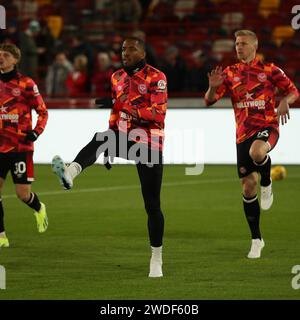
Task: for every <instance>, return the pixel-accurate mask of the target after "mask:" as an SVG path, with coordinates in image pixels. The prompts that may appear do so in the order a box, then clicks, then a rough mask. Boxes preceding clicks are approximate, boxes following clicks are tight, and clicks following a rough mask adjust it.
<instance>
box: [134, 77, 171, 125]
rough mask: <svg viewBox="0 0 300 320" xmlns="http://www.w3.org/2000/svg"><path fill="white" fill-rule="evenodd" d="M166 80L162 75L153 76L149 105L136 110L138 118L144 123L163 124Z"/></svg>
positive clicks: (166, 93)
mask: <svg viewBox="0 0 300 320" xmlns="http://www.w3.org/2000/svg"><path fill="white" fill-rule="evenodd" d="M167 100H168V92H167V79H166V76H165V75H164V73H162V72H160V73H158V74H157V75H155V76H154V77H153V78H152V80H151V83H150V105H149V106H148V107H146V108H140V109H138V110H137V111H138V116H139V118H140V119H142V120H144V121H150V122H156V123H158V124H160V123H163V122H164V120H165V116H166V111H167Z"/></svg>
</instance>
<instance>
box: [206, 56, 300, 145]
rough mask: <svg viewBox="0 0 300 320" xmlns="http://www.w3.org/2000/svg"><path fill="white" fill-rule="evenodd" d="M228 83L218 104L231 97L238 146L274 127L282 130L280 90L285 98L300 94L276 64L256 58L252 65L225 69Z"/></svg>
mask: <svg viewBox="0 0 300 320" xmlns="http://www.w3.org/2000/svg"><path fill="white" fill-rule="evenodd" d="M223 74H224V76H225V80H224V82H223V84H222V85H221V86H219V88H218V89H217V92H216V99H215V101H212V102H209V101H207V100H206V104H207V105H211V104H213V103H215V102H216V101H217V100H219V99H220V98H221V97H222V96H223V95H224V94H225V93H226V92H228V93H229V95H230V96H231V101H232V105H233V108H234V113H235V121H236V141H237V143H240V142H243V141H244V140H246V139H248V138H250V137H251V136H253V135H254V134H255V133H256V132H257V131H259V130H261V129H263V128H266V127H273V128H275V129H276V130H279V123H278V118H277V114H276V111H275V96H276V94H277V93H278V89H279V90H281V91H282V94H283V95H284V96H286V95H288V94H289V93H291V92H292V93H294V94H295V95H296V96H299V92H298V90H297V88H296V87H295V85H294V84H293V82H292V81H291V80H290V79H289V78H288V77H287V76H286V75H285V73H284V72H283V71H282V70H281V69H280V68H278V67H277V66H275V65H274V64H273V63H263V62H261V61H260V60H258V59H257V58H255V59H254V60H253V61H252V62H250V63H249V64H246V63H243V62H240V63H237V64H234V65H231V66H228V67H227V68H226V69H224V71H223Z"/></svg>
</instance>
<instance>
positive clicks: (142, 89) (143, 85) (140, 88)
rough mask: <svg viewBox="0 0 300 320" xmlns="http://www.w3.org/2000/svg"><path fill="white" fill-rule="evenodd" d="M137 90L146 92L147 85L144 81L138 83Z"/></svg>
mask: <svg viewBox="0 0 300 320" xmlns="http://www.w3.org/2000/svg"><path fill="white" fill-rule="evenodd" d="M138 90H139V93H140V94H145V93H147V86H146V85H145V84H144V83H141V84H139V85H138Z"/></svg>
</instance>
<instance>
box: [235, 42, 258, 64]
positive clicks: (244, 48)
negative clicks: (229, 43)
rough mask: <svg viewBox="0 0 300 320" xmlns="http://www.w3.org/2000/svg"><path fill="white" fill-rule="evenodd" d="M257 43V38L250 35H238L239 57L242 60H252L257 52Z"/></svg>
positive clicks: (236, 46) (236, 48) (237, 47)
mask: <svg viewBox="0 0 300 320" xmlns="http://www.w3.org/2000/svg"><path fill="white" fill-rule="evenodd" d="M256 49H257V45H256V42H255V40H254V39H253V38H252V37H249V36H238V37H237V38H236V41H235V50H236V53H237V57H238V59H239V60H242V61H246V62H248V61H251V60H252V59H254V57H255V54H256Z"/></svg>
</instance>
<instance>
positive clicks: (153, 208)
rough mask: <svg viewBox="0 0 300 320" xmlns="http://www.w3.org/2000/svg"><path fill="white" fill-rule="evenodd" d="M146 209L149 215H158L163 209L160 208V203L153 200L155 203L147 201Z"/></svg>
mask: <svg viewBox="0 0 300 320" xmlns="http://www.w3.org/2000/svg"><path fill="white" fill-rule="evenodd" d="M145 209H146V212H147V214H148V215H157V214H159V215H160V214H161V209H160V203H159V202H158V203H157V202H153V203H146V204H145Z"/></svg>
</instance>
